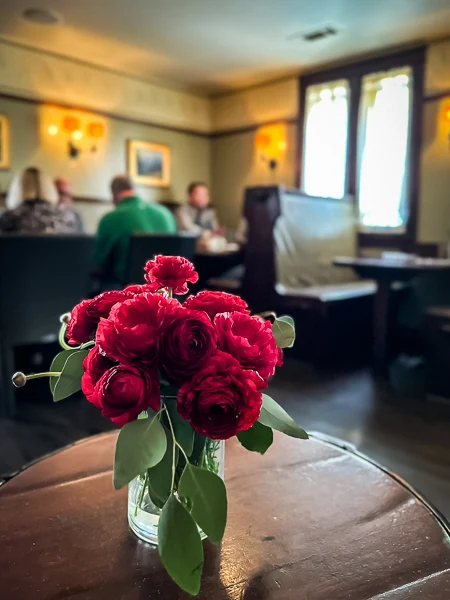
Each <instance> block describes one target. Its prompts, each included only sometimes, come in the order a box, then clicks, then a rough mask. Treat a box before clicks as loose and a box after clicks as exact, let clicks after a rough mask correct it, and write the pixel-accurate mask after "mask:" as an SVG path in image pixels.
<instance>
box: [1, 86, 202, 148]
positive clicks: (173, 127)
mask: <svg viewBox="0 0 450 600" xmlns="http://www.w3.org/2000/svg"><path fill="white" fill-rule="evenodd" d="M0 98H4V99H5V100H13V101H15V102H24V103H26V104H38V105H43V104H45V105H47V106H52V107H54V108H60V109H62V110H76V111H79V112H84V113H89V114H91V115H98V116H100V117H104V118H107V119H115V120H116V121H122V122H124V123H133V125H147V126H149V127H155V128H158V129H165V130H166V131H174V132H176V133H184V134H186V135H194V136H197V137H201V138H209V137H210V135H211V134H210V133H209V132H206V131H205V132H203V131H198V130H197V129H188V128H185V127H177V126H176V125H164V124H163V123H156V122H154V121H147V120H145V119H137V118H135V117H125V116H123V115H120V114H118V113H114V112H109V111H106V110H96V109H91V108H88V107H85V106H75V105H73V104H69V103H65V102H63V103H61V102H53V101H52V100H42V99H40V98H32V97H30V96H20V95H18V94H8V93H5V92H1V91H0Z"/></svg>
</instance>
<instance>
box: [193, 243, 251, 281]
mask: <svg viewBox="0 0 450 600" xmlns="http://www.w3.org/2000/svg"><path fill="white" fill-rule="evenodd" d="M243 262H244V251H243V250H242V249H236V248H234V249H230V250H224V251H223V252H209V251H208V250H200V249H198V250H197V251H196V253H195V258H194V264H195V268H196V270H197V271H198V274H199V283H198V285H197V287H198V289H203V288H204V287H205V286H206V284H207V281H208V279H211V278H212V277H220V276H221V275H222V274H223V273H225V272H226V271H229V270H230V269H232V268H233V267H236V266H237V265H241V264H243Z"/></svg>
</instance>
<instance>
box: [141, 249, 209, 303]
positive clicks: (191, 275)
mask: <svg viewBox="0 0 450 600" xmlns="http://www.w3.org/2000/svg"><path fill="white" fill-rule="evenodd" d="M144 270H145V272H146V276H145V279H146V281H147V282H148V283H149V284H150V285H151V286H152V288H153V291H156V290H158V289H160V288H171V289H173V293H174V294H187V293H188V291H189V290H188V286H187V285H186V284H187V282H188V281H190V282H191V283H196V282H197V281H198V273H197V272H196V271H195V268H194V265H193V264H192V263H191V262H190V261H188V260H187V259H186V258H183V257H182V256H161V255H159V256H155V259H154V260H149V261H148V262H147V264H146V265H145V268H144Z"/></svg>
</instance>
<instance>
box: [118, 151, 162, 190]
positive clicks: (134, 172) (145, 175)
mask: <svg viewBox="0 0 450 600" xmlns="http://www.w3.org/2000/svg"><path fill="white" fill-rule="evenodd" d="M170 169H171V150H170V148H169V146H165V145H164V144H155V143H153V142H144V141H141V140H128V141H127V172H128V175H129V176H130V177H131V179H132V180H133V181H134V183H135V184H136V185H143V186H148V187H160V188H164V187H169V186H170V182H171V172H170Z"/></svg>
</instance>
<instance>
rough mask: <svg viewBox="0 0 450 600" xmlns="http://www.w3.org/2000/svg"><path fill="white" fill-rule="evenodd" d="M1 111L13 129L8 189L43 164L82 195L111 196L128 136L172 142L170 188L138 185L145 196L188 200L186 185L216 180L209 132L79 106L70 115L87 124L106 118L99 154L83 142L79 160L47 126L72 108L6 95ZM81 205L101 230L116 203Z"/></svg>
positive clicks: (1, 175)
mask: <svg viewBox="0 0 450 600" xmlns="http://www.w3.org/2000/svg"><path fill="white" fill-rule="evenodd" d="M0 114H4V115H7V116H8V117H9V119H10V129H11V136H10V137H11V169H10V170H9V171H0V188H1V190H2V191H6V190H7V189H8V186H9V183H10V181H11V179H12V177H13V176H14V175H15V174H16V173H17V172H18V171H20V170H21V169H24V168H25V167H27V166H37V167H39V168H41V169H42V170H43V171H44V172H45V173H47V174H48V175H50V176H52V177H55V176H65V177H68V178H69V179H70V180H71V181H72V182H73V188H74V190H73V191H74V195H76V196H87V197H94V198H100V199H105V200H108V199H109V197H110V194H109V182H110V180H111V178H112V177H113V176H114V175H115V174H117V173H124V172H126V141H127V139H139V140H147V141H150V142H157V143H161V144H167V145H168V146H170V148H171V151H172V184H171V186H170V188H167V189H162V188H150V187H142V188H138V191H139V193H140V194H141V196H142V197H143V198H147V199H151V200H172V199H173V200H180V201H182V200H184V198H185V190H186V187H187V185H188V184H189V182H190V181H192V180H193V179H195V180H200V181H206V182H207V183H210V182H211V165H210V140H209V139H208V138H205V137H200V136H196V135H192V134H185V133H178V132H176V131H170V130H167V129H161V128H159V127H152V126H147V125H136V124H133V123H127V122H123V121H120V120H118V119H104V118H100V117H98V116H97V115H95V114H92V115H89V114H86V113H83V112H80V113H78V112H76V111H75V112H73V113H70V114H75V115H77V116H79V117H80V119H82V123H87V122H89V121H90V120H95V121H101V122H103V123H104V125H105V136H104V138H102V139H101V140H100V141H99V142H98V144H97V145H98V150H97V152H95V153H91V152H90V151H89V148H90V146H91V144H90V143H89V144H86V143H85V142H84V141H82V142H81V145H82V146H83V147H84V148H85V150H84V151H83V152H82V153H81V155H80V156H79V158H77V159H75V160H74V159H70V158H69V157H68V154H67V137H66V136H65V135H63V134H59V135H57V136H55V137H53V136H50V135H49V134H48V131H47V129H48V125H49V124H52V123H56V124H59V123H61V121H62V117H63V116H64V115H65V114H67V111H63V110H61V109H58V108H53V107H50V106H47V105H37V104H31V103H26V102H22V101H16V100H6V99H4V98H0ZM86 148H87V150H86ZM76 210H78V212H80V213H81V214H82V216H83V217H84V220H85V222H86V227H87V230H88V231H95V230H96V227H97V222H98V219H99V217H101V216H102V215H103V214H104V213H105V212H106V211H107V210H111V206H110V205H109V204H106V203H105V204H104V205H103V204H84V203H83V204H81V203H80V204H79V203H77V205H76Z"/></svg>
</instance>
